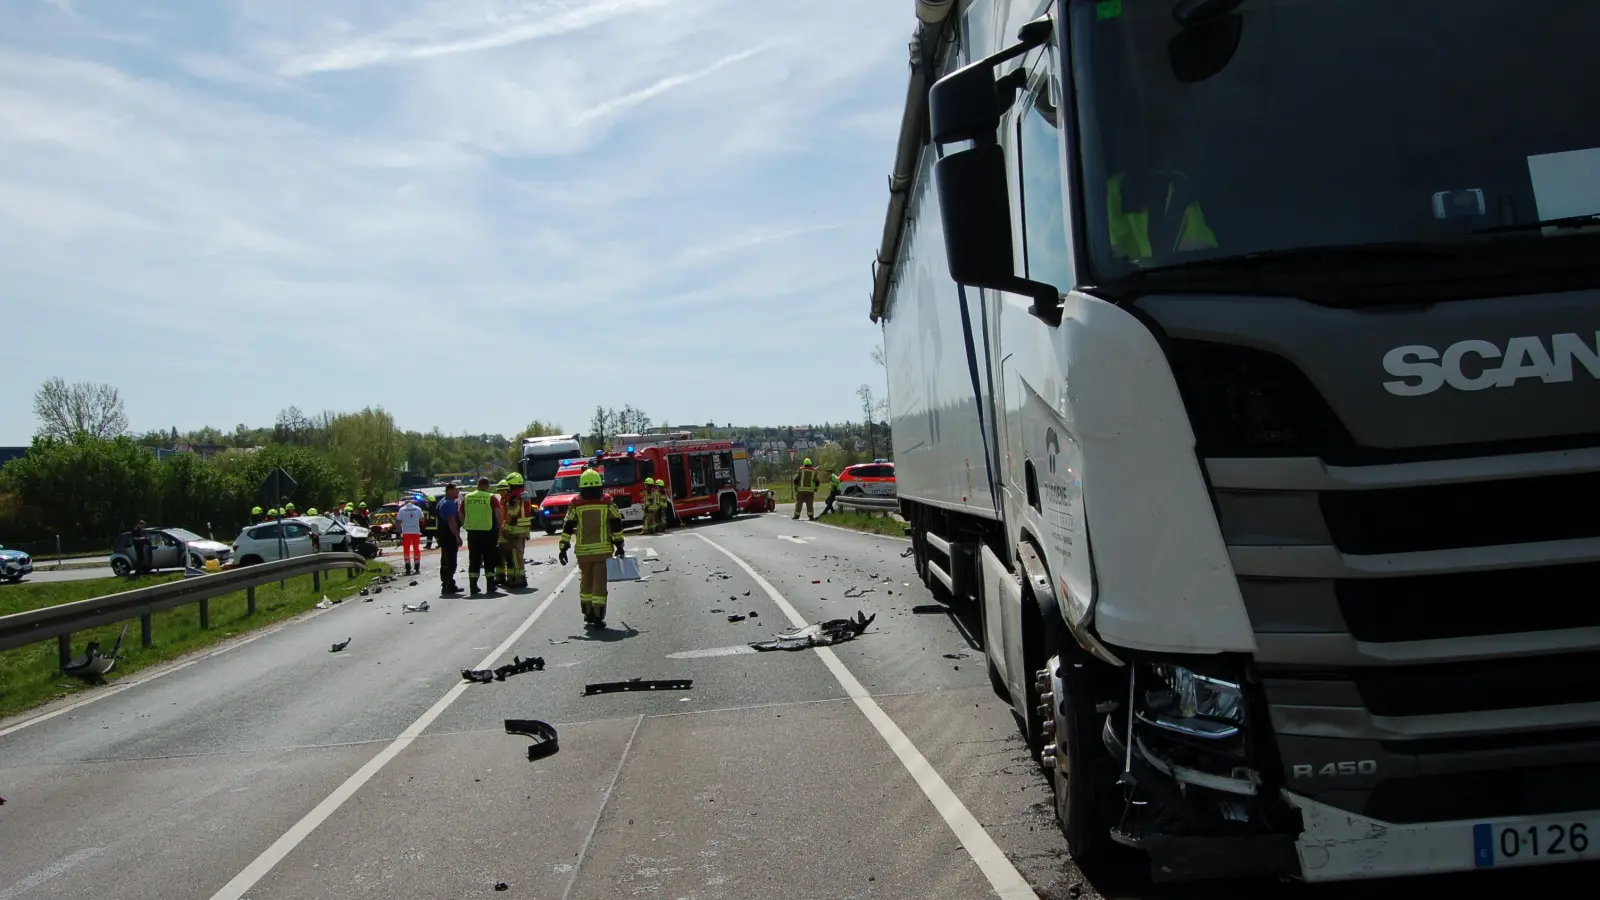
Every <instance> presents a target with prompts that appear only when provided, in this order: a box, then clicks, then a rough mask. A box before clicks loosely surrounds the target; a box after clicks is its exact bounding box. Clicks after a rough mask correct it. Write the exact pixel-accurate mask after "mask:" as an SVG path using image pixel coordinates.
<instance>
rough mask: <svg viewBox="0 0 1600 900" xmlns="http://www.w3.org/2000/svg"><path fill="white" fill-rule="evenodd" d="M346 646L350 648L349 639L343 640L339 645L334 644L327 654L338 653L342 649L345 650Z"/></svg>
mask: <svg viewBox="0 0 1600 900" xmlns="http://www.w3.org/2000/svg"><path fill="white" fill-rule="evenodd" d="M348 646H350V639H349V638H345V639H344V640H342V641H340V642H339V643H337V644H334V645H333V649H331V650H329V651H328V652H329V653H338V652H339V651H340V650H343V649H344V648H346V647H348Z"/></svg>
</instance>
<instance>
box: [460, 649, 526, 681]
mask: <svg viewBox="0 0 1600 900" xmlns="http://www.w3.org/2000/svg"><path fill="white" fill-rule="evenodd" d="M543 671H544V657H542V656H531V657H529V658H527V659H523V658H522V657H520V656H514V657H512V658H511V662H508V663H506V664H505V665H503V666H499V667H497V668H494V669H462V670H461V677H462V678H465V679H466V680H468V681H476V682H479V683H480V684H488V683H489V682H491V681H505V680H506V679H507V678H508V677H510V676H512V675H520V674H522V673H523V672H543Z"/></svg>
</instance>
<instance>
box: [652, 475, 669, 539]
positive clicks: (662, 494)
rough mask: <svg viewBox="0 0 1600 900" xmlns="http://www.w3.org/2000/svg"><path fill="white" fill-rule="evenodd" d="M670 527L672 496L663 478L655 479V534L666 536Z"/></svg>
mask: <svg viewBox="0 0 1600 900" xmlns="http://www.w3.org/2000/svg"><path fill="white" fill-rule="evenodd" d="M671 526H672V495H671V494H669V493H667V482H666V479H664V478H657V479H656V534H666V533H667V529H668V528H670V527H671Z"/></svg>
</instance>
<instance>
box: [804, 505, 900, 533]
mask: <svg viewBox="0 0 1600 900" xmlns="http://www.w3.org/2000/svg"><path fill="white" fill-rule="evenodd" d="M834 509H835V510H838V507H837V506H835V507H834ZM817 521H818V522H821V523H823V524H826V525H837V526H839V527H840V528H849V529H853V530H855V531H868V532H871V533H873V534H887V535H889V536H890V537H905V536H906V523H905V522H904V521H902V520H900V519H897V518H895V517H894V516H891V515H889V514H887V513H872V512H856V511H855V510H850V511H848V512H837V511H836V512H831V513H828V514H827V515H826V516H822V517H820V518H818V519H817Z"/></svg>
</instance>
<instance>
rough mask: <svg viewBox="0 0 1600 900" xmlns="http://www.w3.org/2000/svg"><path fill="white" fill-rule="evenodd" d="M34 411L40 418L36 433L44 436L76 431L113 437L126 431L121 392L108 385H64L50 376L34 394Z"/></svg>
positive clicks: (64, 437)
mask: <svg viewBox="0 0 1600 900" xmlns="http://www.w3.org/2000/svg"><path fill="white" fill-rule="evenodd" d="M33 414H34V415H35V416H38V417H39V431H38V435H39V436H40V437H45V438H57V439H59V440H70V439H71V438H72V437H73V436H75V435H78V434H87V435H89V436H90V437H97V438H113V437H119V436H121V435H123V434H126V433H127V431H128V414H127V412H126V411H125V410H124V409H123V407H122V394H121V392H120V391H118V390H117V389H116V388H114V387H112V386H111V385H109V384H98V383H94V382H89V381H79V382H75V383H73V384H67V382H66V379H64V378H61V377H59V376H57V377H55V378H50V379H48V380H46V381H45V383H44V384H43V385H40V387H39V391H38V393H36V394H34V395H33Z"/></svg>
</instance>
